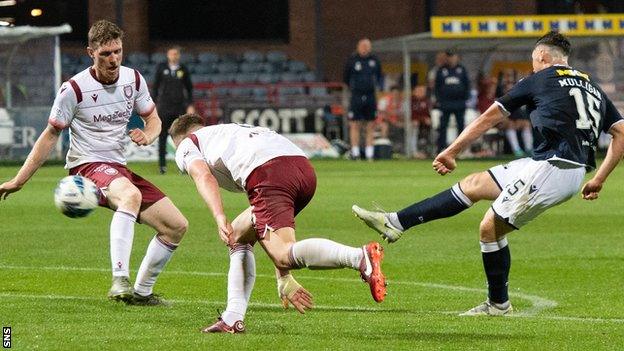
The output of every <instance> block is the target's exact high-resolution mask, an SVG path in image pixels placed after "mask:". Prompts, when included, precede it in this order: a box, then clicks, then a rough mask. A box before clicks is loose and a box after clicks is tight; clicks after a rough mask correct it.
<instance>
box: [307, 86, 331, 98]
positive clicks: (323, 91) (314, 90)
mask: <svg viewBox="0 0 624 351" xmlns="http://www.w3.org/2000/svg"><path fill="white" fill-rule="evenodd" d="M310 95H312V96H317V97H322V96H327V95H329V94H328V93H327V88H325V87H310Z"/></svg>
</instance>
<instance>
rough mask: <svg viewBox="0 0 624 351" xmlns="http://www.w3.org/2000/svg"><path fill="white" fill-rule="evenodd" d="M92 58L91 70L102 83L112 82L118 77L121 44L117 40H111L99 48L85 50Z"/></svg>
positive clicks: (121, 52) (121, 50)
mask: <svg viewBox="0 0 624 351" xmlns="http://www.w3.org/2000/svg"><path fill="white" fill-rule="evenodd" d="M87 51H88V52H89V55H90V56H91V58H93V69H94V70H95V73H96V75H97V77H98V79H99V80H101V81H102V82H114V81H116V80H117V78H118V77H119V67H120V66H121V58H122V55H123V47H122V42H121V40H119V39H116V40H111V41H110V42H108V43H105V44H102V45H100V46H99V47H97V48H95V49H93V48H87Z"/></svg>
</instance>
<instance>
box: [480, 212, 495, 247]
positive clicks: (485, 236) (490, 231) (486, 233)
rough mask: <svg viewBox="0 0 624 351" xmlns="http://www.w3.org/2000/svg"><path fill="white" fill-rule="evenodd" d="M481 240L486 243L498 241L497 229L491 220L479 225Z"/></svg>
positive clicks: (483, 221)
mask: <svg viewBox="0 0 624 351" xmlns="http://www.w3.org/2000/svg"><path fill="white" fill-rule="evenodd" d="M479 240H481V241H483V242H486V243H489V242H494V241H496V229H495V226H494V223H493V222H492V221H491V220H490V219H489V218H484V219H483V220H482V221H481V224H479Z"/></svg>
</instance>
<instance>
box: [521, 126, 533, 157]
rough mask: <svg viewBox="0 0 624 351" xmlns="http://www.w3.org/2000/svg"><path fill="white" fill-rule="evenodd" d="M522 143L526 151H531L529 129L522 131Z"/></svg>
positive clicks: (530, 132)
mask: <svg viewBox="0 0 624 351" xmlns="http://www.w3.org/2000/svg"><path fill="white" fill-rule="evenodd" d="M522 142H524V148H525V149H526V151H532V150H533V130H531V128H530V127H528V128H524V129H523V130H522Z"/></svg>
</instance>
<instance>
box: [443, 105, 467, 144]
mask: <svg viewBox="0 0 624 351" xmlns="http://www.w3.org/2000/svg"><path fill="white" fill-rule="evenodd" d="M465 113H466V109H465V108H463V109H457V110H446V109H444V110H442V116H441V117H440V127H439V128H438V153H440V152H442V150H444V149H445V148H446V146H447V145H446V130H447V128H448V124H449V120H450V119H451V115H455V122H456V124H457V135H459V133H461V132H462V131H463V130H464V114H465Z"/></svg>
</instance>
